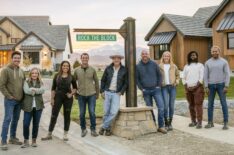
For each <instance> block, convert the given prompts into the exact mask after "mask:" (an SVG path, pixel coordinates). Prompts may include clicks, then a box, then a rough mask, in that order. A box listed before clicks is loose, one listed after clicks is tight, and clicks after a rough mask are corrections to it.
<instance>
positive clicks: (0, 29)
mask: <svg viewBox="0 0 234 155" xmlns="http://www.w3.org/2000/svg"><path fill="white" fill-rule="evenodd" d="M0 31H2V32H3V33H5V34H6V35H7V37H9V36H10V34H9V33H8V32H7V31H5V30H4V29H3V28H1V27H0Z"/></svg>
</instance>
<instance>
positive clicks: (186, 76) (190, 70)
mask: <svg viewBox="0 0 234 155" xmlns="http://www.w3.org/2000/svg"><path fill="white" fill-rule="evenodd" d="M203 76H204V66H203V64H201V63H191V64H190V65H185V66H184V70H183V77H182V82H183V84H184V85H185V84H187V86H188V87H194V86H196V85H197V83H198V81H199V82H200V83H203Z"/></svg>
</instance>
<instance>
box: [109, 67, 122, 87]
mask: <svg viewBox="0 0 234 155" xmlns="http://www.w3.org/2000/svg"><path fill="white" fill-rule="evenodd" d="M119 68H120V67H119ZM119 68H117V69H116V68H115V67H113V69H114V74H113V77H112V79H111V84H110V88H109V89H110V90H113V91H116V90H117V77H118V71H119Z"/></svg>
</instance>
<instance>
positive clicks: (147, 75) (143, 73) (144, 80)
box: [136, 60, 162, 90]
mask: <svg viewBox="0 0 234 155" xmlns="http://www.w3.org/2000/svg"><path fill="white" fill-rule="evenodd" d="M136 74H137V86H138V88H139V89H141V90H142V89H153V88H155V87H159V86H161V85H162V75H161V72H160V68H159V66H158V64H156V63H155V62H154V61H152V60H149V61H148V62H147V63H143V62H142V61H140V62H139V63H138V64H137V67H136Z"/></svg>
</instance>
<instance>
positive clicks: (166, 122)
mask: <svg viewBox="0 0 234 155" xmlns="http://www.w3.org/2000/svg"><path fill="white" fill-rule="evenodd" d="M171 123H172V118H170V119H165V129H166V130H167V131H172V130H173V127H172V125H171Z"/></svg>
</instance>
